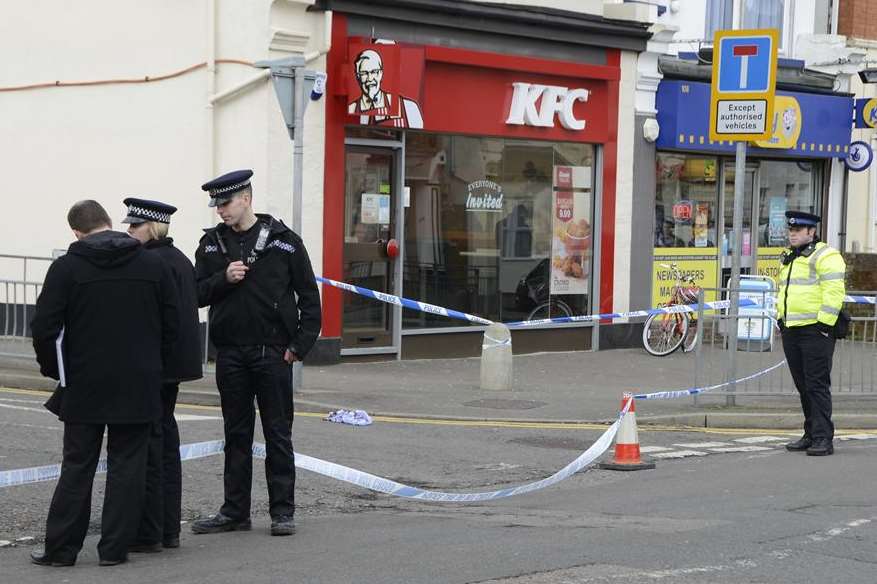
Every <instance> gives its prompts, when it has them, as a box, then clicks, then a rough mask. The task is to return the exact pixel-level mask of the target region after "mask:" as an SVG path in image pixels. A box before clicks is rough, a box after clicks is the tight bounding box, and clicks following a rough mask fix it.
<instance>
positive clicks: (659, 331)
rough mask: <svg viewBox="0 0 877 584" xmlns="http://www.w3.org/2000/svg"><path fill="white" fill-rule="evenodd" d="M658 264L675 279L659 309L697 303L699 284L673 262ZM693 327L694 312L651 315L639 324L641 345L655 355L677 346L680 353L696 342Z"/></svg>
mask: <svg viewBox="0 0 877 584" xmlns="http://www.w3.org/2000/svg"><path fill="white" fill-rule="evenodd" d="M661 266H662V267H665V268H669V269H670V270H671V271H672V274H673V277H674V278H675V280H676V281H675V282H674V284H673V290H672V291H671V292H670V298H669V299H668V300H667V302H665V303H664V304H660V305H659V308H660V307H667V306H676V305H680V304H683V305H684V304H694V303H697V302H698V293H699V292H700V287H699V286H698V285H697V284H696V283H695V281H694V278H693V277H691V276H686V275H685V274H683V273H682V272H681V271H680V270H679V267H678V266H677V265H676V264H675V263H673V264H670V265H667V264H661ZM697 327H698V322H697V315H693V314H690V313H687V312H676V313H663V314H653V315H651V316H649V317H648V318H647V319H646V322H645V326H644V327H643V347H644V348H645V350H646V351H648V353H649V354H651V355H654V356H655V357H665V356H667V355H669V354H670V353H672V352H673V351H675V350H676V349H678V348H679V347H682V352H683V353H688V352H689V351H692V350H694V347H695V344H696V342H697Z"/></svg>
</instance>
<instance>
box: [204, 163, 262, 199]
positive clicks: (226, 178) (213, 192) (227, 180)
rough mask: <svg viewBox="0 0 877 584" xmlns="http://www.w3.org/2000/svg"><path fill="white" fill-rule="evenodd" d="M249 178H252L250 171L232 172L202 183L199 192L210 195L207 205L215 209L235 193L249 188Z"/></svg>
mask: <svg viewBox="0 0 877 584" xmlns="http://www.w3.org/2000/svg"><path fill="white" fill-rule="evenodd" d="M251 176H253V171H252V170H234V171H232V172H229V173H226V174H224V175H222V176H218V177H216V178H215V179H213V180H212V181H210V182H206V183H204V184H203V185H201V190H203V191H207V192H208V193H209V194H210V202H209V203H208V205H209V206H211V207H216V206H217V205H222V204H224V203H226V202H228V201H229V200H231V198H232V197H233V196H234V195H235V193H237V192H239V191H242V190H244V189H245V188H247V187H248V186H250V177H251Z"/></svg>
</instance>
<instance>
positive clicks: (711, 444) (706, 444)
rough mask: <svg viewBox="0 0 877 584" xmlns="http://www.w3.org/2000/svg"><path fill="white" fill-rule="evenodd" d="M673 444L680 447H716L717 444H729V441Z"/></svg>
mask: <svg viewBox="0 0 877 584" xmlns="http://www.w3.org/2000/svg"><path fill="white" fill-rule="evenodd" d="M673 446H681V447H682V448H718V447H719V446H731V443H730V442H682V443H678V444H674V445H673Z"/></svg>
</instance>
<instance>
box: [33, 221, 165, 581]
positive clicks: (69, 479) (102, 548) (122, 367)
mask: <svg viewBox="0 0 877 584" xmlns="http://www.w3.org/2000/svg"><path fill="white" fill-rule="evenodd" d="M178 323H179V317H178V314H177V305H176V293H175V291H174V285H173V279H172V276H171V273H170V269H169V268H168V267H167V266H166V265H164V263H163V262H162V261H161V260H160V259H159V258H158V257H156V256H154V255H153V254H150V253H146V252H145V251H144V250H143V248H142V246H141V245H140V243H139V242H138V241H137V240H136V239H133V238H131V237H129V236H128V235H127V234H125V233H119V232H115V231H103V232H99V233H95V234H92V235H89V236H87V237H84V238H83V239H81V240H80V241H77V242H75V243H73V244H72V245H71V246H70V248H69V249H68V253H67V254H66V255H64V256H63V257H61V258H59V259H57V260H55V262H53V263H52V265H51V267H50V268H49V271H48V273H47V274H46V279H45V283H44V285H43V290H42V293H41V294H40V296H39V298H38V299H37V304H36V310H35V313H34V317H33V321H32V323H31V330H32V333H33V344H34V350H35V352H36V356H37V361H38V362H39V364H40V370H41V372H42V373H43V374H44V375H47V376H50V377H54V378H55V379H59V378H60V373H61V372H60V371H59V367H58V360H57V357H56V350H55V340H56V338H57V337H58V335H59V333H60V331H61V330H62V327H63V329H64V338H63V343H62V346H63V355H64V358H65V366H64V373H65V378H66V379H65V381H66V389H64V391H63V397H62V398H61V400H60V410H59V411H60V415H59V417H60V419H61V420H62V421H63V422H64V461H63V463H62V465H61V477H60V478H59V480H58V484H57V486H56V488H55V495H54V497H53V498H52V504H51V506H50V507H49V514H48V518H47V520H46V546H45V553H44V554H42V555H41V556H38V557H37V556H34V557H33V560H34V562H35V563H39V564H44V565H51V564H56V565H70V564H72V563H73V562H75V561H76V556H77V554H78V553H79V550H80V549H81V548H82V543H83V540H84V538H85V535H86V532H87V531H88V525H89V514H90V509H91V500H92V493H91V491H92V482H93V479H94V473H95V470H96V468H97V463H98V458H99V457H100V453H101V442H102V440H103V435H104V431H105V430H106V432H107V465H108V467H107V479H106V492H105V494H104V506H103V519H102V522H101V540H100V543H98V546H97V547H98V554H99V556H100V559H101V562H102V563H105V564H114V563H119V562H122V561H124V560H125V559H126V557H127V553H128V545H129V544H130V543H131V541H132V540H133V538H134V536H135V534H136V532H137V526H138V523H139V521H140V517H141V504H142V497H143V491H144V481H145V478H146V461H147V452H148V444H149V430H150V425H151V424H152V423H153V422H155V421H156V420H158V419H159V418H160V416H161V400H160V395H159V394H160V390H161V376H162V368H163V363H164V362H166V361H167V358H168V355H169V353H170V351H172V347H173V343H174V341H175V339H176V336H177V332H176V329H177V325H178ZM131 331H135V332H134V334H132V333H131Z"/></svg>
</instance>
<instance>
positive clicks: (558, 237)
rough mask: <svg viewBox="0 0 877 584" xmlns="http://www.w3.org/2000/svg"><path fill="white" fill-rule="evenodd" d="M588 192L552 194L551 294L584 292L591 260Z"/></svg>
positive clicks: (567, 191) (586, 286)
mask: <svg viewBox="0 0 877 584" xmlns="http://www.w3.org/2000/svg"><path fill="white" fill-rule="evenodd" d="M589 202H590V193H587V192H577V191H571V190H557V191H554V193H553V200H552V203H553V205H552V206H553V208H554V217H553V224H554V229H553V237H552V243H551V286H550V290H551V294H587V293H588V284H589V273H588V271H589V269H590V259H591V225H590V223H589V222H588V219H589V217H590V205H589Z"/></svg>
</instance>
